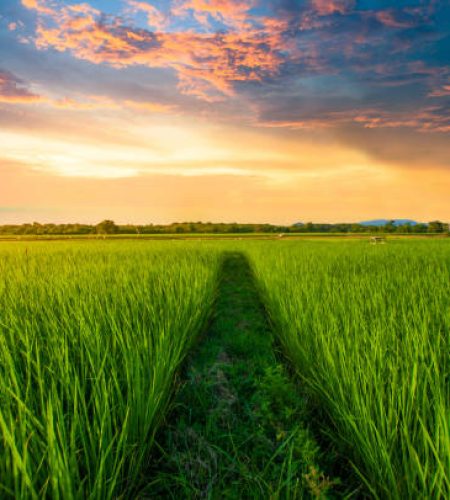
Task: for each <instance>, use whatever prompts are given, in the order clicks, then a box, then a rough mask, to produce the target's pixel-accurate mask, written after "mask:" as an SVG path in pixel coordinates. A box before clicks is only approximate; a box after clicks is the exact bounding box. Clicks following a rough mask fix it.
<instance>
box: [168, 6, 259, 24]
mask: <svg viewBox="0 0 450 500" xmlns="http://www.w3.org/2000/svg"><path fill="white" fill-rule="evenodd" d="M255 4H256V1H255V0H180V1H179V2H178V3H177V4H176V5H175V7H174V8H173V9H172V13H173V14H175V15H178V16H179V15H181V16H182V15H185V14H186V12H187V11H192V12H193V14H194V17H195V18H196V19H197V21H199V22H200V23H201V24H204V25H208V24H209V23H208V17H211V18H213V19H215V20H217V21H221V22H223V23H224V24H226V25H228V26H232V27H236V28H241V29H242V28H245V26H246V25H247V24H248V22H249V16H248V12H249V11H250V10H251V9H252V8H253V7H254V6H255Z"/></svg>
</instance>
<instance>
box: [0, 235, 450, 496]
mask: <svg viewBox="0 0 450 500" xmlns="http://www.w3.org/2000/svg"><path fill="white" fill-rule="evenodd" d="M449 330H450V240H449V239H442V240H431V241H426V240H423V241H412V240H402V241H394V240H392V241H389V242H388V244H387V245H369V244H368V243H367V240H351V241H341V240H338V239H333V241H331V240H328V241H326V240H325V241H322V240H319V239H317V240H315V241H307V240H304V241H275V240H272V241H213V240H212V239H211V240H208V241H117V240H115V241H109V240H106V241H54V242H45V241H41V242H32V241H27V242H24V241H22V242H21V241H17V242H2V243H1V244H0V388H1V392H0V496H1V497H6V498H41V497H45V496H47V497H52V498H74V499H75V498H92V499H97V498H98V499H100V498H117V497H127V498H130V497H139V496H147V497H148V496H152V495H155V494H158V495H166V496H170V495H171V494H172V495H174V494H175V493H176V494H178V496H180V495H182V496H185V497H189V496H190V497H203V496H208V495H209V496H210V497H212V498H216V497H218V496H220V492H225V491H226V492H228V494H229V496H230V497H231V498H235V497H236V496H239V492H240V493H241V494H242V495H244V496H245V497H246V498H251V497H253V498H265V497H266V498H269V497H271V498H301V497H305V496H306V497H308V496H320V495H322V496H340V495H345V494H346V495H352V494H353V495H356V496H357V495H360V494H361V495H368V496H372V497H375V498H377V497H378V498H395V499H396V498H419V497H420V498H424V497H428V498H448V496H449V495H450V475H449V471H450V381H449V375H450V357H449V352H450V337H449ZM194 432H195V439H194V441H191V442H186V440H184V442H181V441H182V440H180V435H182V436H191V440H192V436H193V435H194V434H193V433H194ZM186 443H187V444H186ZM201 443H203V444H202V446H200V444H201ZM194 448H195V449H196V450H197V455H196V456H195V457H193V455H195V454H194V453H193V451H192V450H194ZM174 458H176V460H175V461H174ZM205 463H206V464H207V467H205V466H204V464H205ZM199 464H200V465H199ZM205 471H206V472H205Z"/></svg>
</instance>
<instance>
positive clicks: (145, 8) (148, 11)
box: [128, 0, 167, 36]
mask: <svg viewBox="0 0 450 500" xmlns="http://www.w3.org/2000/svg"><path fill="white" fill-rule="evenodd" d="M128 5H129V6H130V12H131V13H140V12H143V13H144V14H145V15H146V16H147V24H148V25H149V26H150V27H151V28H156V29H158V30H161V29H163V28H164V27H165V26H166V24H167V18H166V16H164V14H162V13H161V12H160V11H159V10H158V9H157V8H156V7H155V6H154V5H151V4H149V3H147V2H142V1H137V0H128ZM132 36H133V34H132Z"/></svg>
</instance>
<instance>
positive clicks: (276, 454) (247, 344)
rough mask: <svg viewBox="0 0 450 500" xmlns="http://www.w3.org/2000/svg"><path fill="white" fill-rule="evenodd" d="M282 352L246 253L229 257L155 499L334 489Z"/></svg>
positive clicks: (156, 473) (187, 375)
mask: <svg viewBox="0 0 450 500" xmlns="http://www.w3.org/2000/svg"><path fill="white" fill-rule="evenodd" d="M307 418H308V416H307V413H306V410H305V401H304V399H303V398H302V397H301V395H300V392H299V390H298V387H296V386H295V385H294V384H293V383H292V382H291V381H290V379H289V378H288V376H287V374H286V371H285V368H284V367H283V365H282V364H280V363H279V361H278V360H277V357H276V355H275V352H274V349H273V335H272V332H271V328H270V325H269V322H268V320H267V317H266V314H265V311H264V308H263V306H262V304H261V300H260V297H259V295H258V291H257V288H256V286H255V280H254V277H253V274H252V271H251V269H250V267H249V264H248V262H247V260H246V258H245V257H244V256H243V255H241V254H238V253H228V254H225V256H224V261H223V265H222V270H221V276H220V281H219V285H218V293H217V300H216V304H215V310H214V313H213V317H212V321H211V323H210V326H209V328H208V331H207V332H206V334H205V336H204V337H203V338H202V339H201V341H200V342H199V344H198V346H197V347H196V348H195V349H194V350H193V352H192V353H191V356H190V358H189V359H188V361H187V363H186V369H185V371H184V373H183V374H182V383H181V386H180V389H179V391H178V393H177V396H176V399H175V405H174V409H173V411H172V414H171V415H170V417H169V424H168V425H166V426H165V427H164V428H163V430H162V431H161V433H160V437H159V444H160V446H161V450H162V451H161V453H162V456H161V459H160V461H159V462H158V463H157V464H156V465H155V466H154V467H153V471H152V473H151V477H153V479H154V480H152V482H151V483H150V484H149V485H148V487H147V488H146V492H145V493H144V495H143V496H144V497H145V496H151V497H158V498H177V499H178V498H286V499H287V498H303V497H305V496H306V497H309V496H316V497H317V496H327V493H331V492H332V490H333V487H334V482H333V481H332V480H330V479H329V478H328V477H327V476H326V475H325V474H323V473H322V470H321V469H320V467H319V465H318V464H319V462H322V463H323V461H324V457H323V456H322V455H321V454H320V452H319V448H318V446H317V444H316V442H315V440H314V438H313V437H312V434H311V432H310V431H309V429H308V426H307V424H306V422H307Z"/></svg>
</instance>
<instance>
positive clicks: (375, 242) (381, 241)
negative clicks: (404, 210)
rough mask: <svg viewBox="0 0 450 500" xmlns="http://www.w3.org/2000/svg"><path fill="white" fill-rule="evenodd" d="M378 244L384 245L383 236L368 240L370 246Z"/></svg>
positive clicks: (384, 239)
mask: <svg viewBox="0 0 450 500" xmlns="http://www.w3.org/2000/svg"><path fill="white" fill-rule="evenodd" d="M378 243H380V244H381V245H384V244H385V243H386V238H385V237H384V236H372V237H371V238H370V244H371V245H378Z"/></svg>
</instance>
